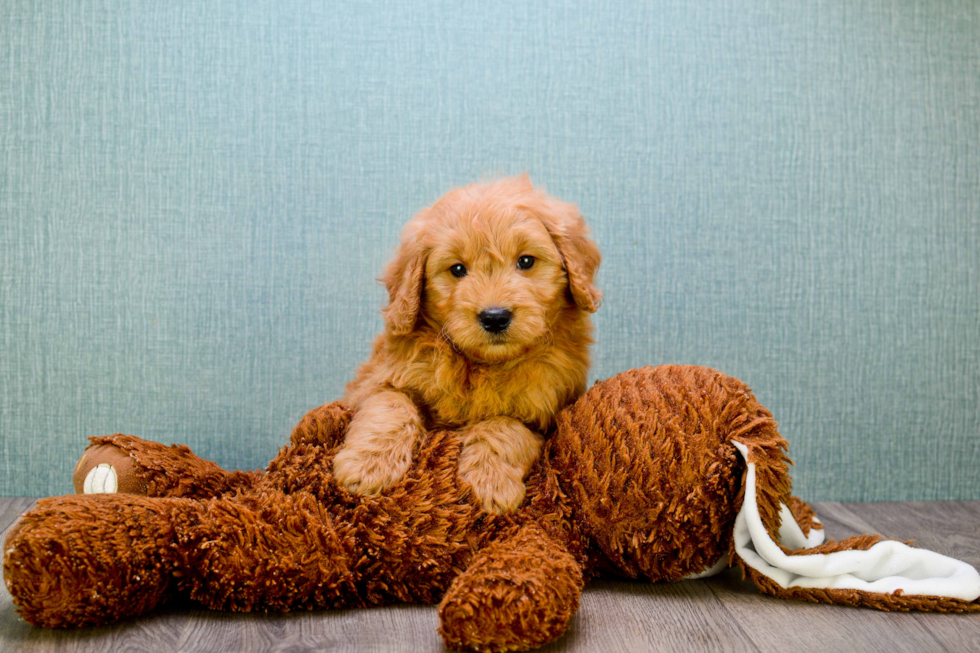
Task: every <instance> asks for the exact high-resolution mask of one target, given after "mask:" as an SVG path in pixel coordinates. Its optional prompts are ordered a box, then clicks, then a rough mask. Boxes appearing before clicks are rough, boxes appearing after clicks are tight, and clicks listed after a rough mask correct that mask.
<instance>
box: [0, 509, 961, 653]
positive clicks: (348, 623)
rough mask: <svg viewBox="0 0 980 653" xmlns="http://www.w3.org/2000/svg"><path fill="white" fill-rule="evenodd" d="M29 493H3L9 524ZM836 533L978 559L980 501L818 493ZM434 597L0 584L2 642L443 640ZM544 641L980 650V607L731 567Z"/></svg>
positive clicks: (389, 645) (598, 599)
mask: <svg viewBox="0 0 980 653" xmlns="http://www.w3.org/2000/svg"><path fill="white" fill-rule="evenodd" d="M32 504H33V500H31V499H9V498H7V499H5V498H0V530H2V531H4V532H5V531H6V530H7V529H8V528H9V527H10V526H11V524H13V522H14V521H15V520H16V519H17V516H18V515H19V514H20V513H22V512H24V511H25V510H27V509H29V508H30V507H31V505H32ZM815 508H816V509H817V513H818V514H819V515H820V518H821V519H822V520H823V522H824V524H825V525H826V528H827V532H828V535H829V536H830V537H833V538H840V537H843V536H846V535H853V534H857V533H882V534H884V535H887V536H891V537H895V538H900V539H903V540H908V539H915V540H916V542H917V544H918V545H919V546H921V547H925V548H928V549H932V550H934V551H938V552H940V553H943V554H946V555H949V556H953V557H956V558H959V559H961V560H965V561H966V562H969V563H970V564H972V565H974V566H976V567H980V501H970V502H949V503H850V504H840V503H823V504H815ZM437 628H438V620H437V616H436V611H435V608H434V607H432V606H414V605H402V606H394V607H389V608H377V609H370V610H346V611H340V612H318V613H302V614H286V615H283V614H231V613H220V612H208V611H205V610H200V609H197V608H196V607H195V606H193V605H175V606H171V607H169V608H168V609H166V610H161V611H157V612H154V613H152V614H149V615H146V616H144V617H141V618H139V619H133V620H129V621H126V622H124V623H120V624H116V625H114V626H111V627H107V628H87V629H81V630H67V631H52V630H41V629H36V628H31V627H30V626H28V625H27V624H25V623H24V622H23V621H21V620H20V618H19V617H18V616H17V614H16V613H15V612H14V608H13V605H12V604H11V599H10V594H8V593H7V591H6V589H5V588H3V587H2V586H0V651H20V650H23V651H78V652H81V651H86V652H87V651H93V652H94V651H114V652H121V651H281V652H286V651H289V652H291V653H292V652H299V651H307V650H309V651H313V650H316V651H333V650H338V651H367V652H370V651H411V652H413V653H414V652H416V651H420V652H421V651H440V650H442V642H441V640H440V639H439V636H438V634H437V632H436V630H437ZM543 650H567V651H602V652H605V651H615V652H619V651H773V653H795V652H797V651H881V652H883V653H896V652H898V651H957V652H959V651H980V614H970V615H943V614H918V613H912V614H901V613H882V612H875V611H871V610H858V609H853V608H843V607H835V606H825V605H810V604H806V603H798V602H792V601H779V600H776V599H772V598H769V597H765V596H761V595H760V594H758V593H757V592H756V590H755V588H754V587H753V586H752V585H750V584H748V583H746V582H743V581H741V580H740V579H739V577H738V575H737V574H736V573H734V572H732V571H731V570H729V571H728V572H726V573H725V574H723V575H722V576H719V577H716V578H714V579H709V580H698V581H687V582H683V583H673V584H656V585H655V584H651V583H642V582H622V581H612V580H609V581H602V582H598V583H593V584H592V585H590V586H589V587H588V588H587V589H586V590H585V592H584V593H583V597H582V607H581V608H580V609H579V612H578V614H577V615H576V616H575V617H574V619H573V620H572V624H571V627H570V629H569V632H568V633H567V634H566V635H565V636H564V637H562V638H561V639H560V640H559V641H558V642H556V643H555V644H553V645H552V646H550V647H548V648H546V649H543Z"/></svg>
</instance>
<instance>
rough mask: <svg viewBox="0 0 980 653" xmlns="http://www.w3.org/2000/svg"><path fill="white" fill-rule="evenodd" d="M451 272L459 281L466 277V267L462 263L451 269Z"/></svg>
mask: <svg viewBox="0 0 980 653" xmlns="http://www.w3.org/2000/svg"><path fill="white" fill-rule="evenodd" d="M449 272H450V273H451V274H452V275H453V276H454V277H456V278H457V279H462V278H463V277H465V276H466V266H465V265H463V264H462V263H457V264H456V265H453V266H451V267H450V268H449Z"/></svg>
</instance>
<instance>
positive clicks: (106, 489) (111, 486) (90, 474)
mask: <svg viewBox="0 0 980 653" xmlns="http://www.w3.org/2000/svg"><path fill="white" fill-rule="evenodd" d="M72 485H74V486H75V493H76V494H115V493H117V492H122V493H124V494H139V495H143V496H145V495H146V494H147V491H146V483H144V482H143V481H142V479H140V478H139V476H138V475H137V474H136V461H135V460H133V458H132V456H130V455H129V454H128V453H127V452H126V451H123V450H122V449H120V448H119V447H116V446H114V445H111V444H97V445H93V446H91V447H89V448H88V449H86V450H85V453H83V454H82V457H81V458H79V459H78V463H77V464H76V465H75V471H74V473H73V474H72Z"/></svg>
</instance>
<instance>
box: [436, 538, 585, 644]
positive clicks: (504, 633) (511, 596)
mask: <svg viewBox="0 0 980 653" xmlns="http://www.w3.org/2000/svg"><path fill="white" fill-rule="evenodd" d="M582 585H583V579H582V569H581V567H580V565H579V564H578V562H576V561H575V559H574V558H573V557H572V555H571V554H570V553H569V552H568V550H567V549H566V548H565V547H564V546H562V545H561V544H559V543H558V542H556V541H555V540H554V539H552V538H551V537H550V536H548V534H547V533H545V532H544V530H543V529H542V528H541V527H540V526H538V525H536V524H530V525H526V526H524V527H522V528H521V529H520V530H519V531H518V532H517V534H516V535H514V536H513V537H510V538H508V539H506V540H503V541H500V542H497V543H495V544H493V545H491V546H489V547H487V548H486V549H484V550H483V551H481V552H480V553H478V554H477V555H476V557H474V559H473V561H472V563H471V564H470V566H469V568H467V570H466V571H465V572H463V573H462V574H460V575H459V576H458V577H457V578H456V580H455V581H453V584H452V585H451V586H450V588H449V591H447V592H446V595H445V597H444V598H443V600H442V603H441V604H440V605H439V618H440V620H441V622H442V625H441V628H440V631H439V632H440V633H441V634H442V638H443V641H444V642H445V643H446V646H448V647H449V648H453V649H475V650H480V651H523V650H528V649H531V648H536V647H538V646H542V645H544V644H547V643H548V642H551V641H553V640H555V639H557V638H558V637H560V636H561V635H562V633H564V632H565V629H566V627H567V626H568V622H569V620H570V619H571V618H572V615H573V614H575V611H576V610H578V601H579V594H580V593H581V590H582Z"/></svg>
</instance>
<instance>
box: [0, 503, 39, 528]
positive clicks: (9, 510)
mask: <svg viewBox="0 0 980 653" xmlns="http://www.w3.org/2000/svg"><path fill="white" fill-rule="evenodd" d="M36 502H37V501H36V500H35V499H30V498H25V497H0V533H3V534H4V535H6V534H7V530H8V529H9V528H10V527H11V526H13V524H14V522H15V521H17V520H18V519H20V516H21V515H23V514H24V513H25V512H27V511H28V510H30V509H31V507H32V506H33V505H34V504H35V503H36Z"/></svg>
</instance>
